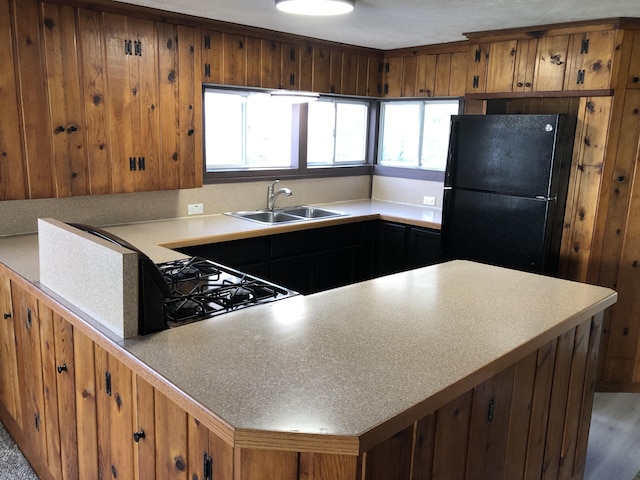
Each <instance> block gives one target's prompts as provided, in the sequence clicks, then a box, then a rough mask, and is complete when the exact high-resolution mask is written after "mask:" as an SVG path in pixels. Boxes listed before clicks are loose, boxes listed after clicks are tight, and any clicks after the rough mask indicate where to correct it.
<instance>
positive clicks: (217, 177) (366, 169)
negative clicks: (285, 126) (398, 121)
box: [204, 165, 373, 184]
mask: <svg viewBox="0 0 640 480" xmlns="http://www.w3.org/2000/svg"><path fill="white" fill-rule="evenodd" d="M372 170H373V167H372V165H356V166H344V167H314V168H306V169H279V170H278V169H274V170H244V171H239V170H234V171H220V172H205V173H204V183H205V184H214V183H231V182H251V181H256V180H268V179H273V178H279V179H283V178H290V179H300V178H324V177H349V176H359V175H371V173H372Z"/></svg>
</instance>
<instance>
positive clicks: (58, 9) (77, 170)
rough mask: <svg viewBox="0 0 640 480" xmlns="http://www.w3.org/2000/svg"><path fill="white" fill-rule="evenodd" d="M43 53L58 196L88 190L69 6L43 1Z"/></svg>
mask: <svg viewBox="0 0 640 480" xmlns="http://www.w3.org/2000/svg"><path fill="white" fill-rule="evenodd" d="M41 8H42V17H43V24H44V28H42V40H43V53H44V60H45V66H46V70H47V82H46V85H47V90H48V97H49V104H50V107H49V110H50V112H51V125H52V127H53V129H52V136H53V137H52V138H53V142H52V147H53V151H52V153H53V163H54V165H55V170H56V184H57V196H58V197H68V196H71V195H87V194H89V192H90V186H89V167H88V159H87V148H86V134H85V121H84V111H83V104H82V98H81V92H82V89H81V88H80V69H79V65H78V52H77V48H76V45H77V44H78V38H77V36H76V19H75V11H74V8H72V7H67V6H61V5H53V4H49V3H42V4H41Z"/></svg>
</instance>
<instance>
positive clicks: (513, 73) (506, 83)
mask: <svg viewBox="0 0 640 480" xmlns="http://www.w3.org/2000/svg"><path fill="white" fill-rule="evenodd" d="M537 42H538V41H537V40H536V39H532V40H506V41H503V42H494V43H491V45H490V46H489V57H488V63H487V79H486V88H485V90H486V92H488V93H494V92H531V91H532V90H533V83H534V82H533V72H534V66H535V59H536V49H537ZM479 85H480V83H479ZM479 88H480V87H479V86H478V89H479Z"/></svg>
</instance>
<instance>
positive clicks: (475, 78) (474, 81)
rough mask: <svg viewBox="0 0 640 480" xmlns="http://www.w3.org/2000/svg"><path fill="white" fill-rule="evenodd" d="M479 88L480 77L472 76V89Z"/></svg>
mask: <svg viewBox="0 0 640 480" xmlns="http://www.w3.org/2000/svg"><path fill="white" fill-rule="evenodd" d="M479 86H480V76H479V75H474V76H473V88H478V87H479Z"/></svg>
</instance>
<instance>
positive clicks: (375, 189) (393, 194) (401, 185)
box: [371, 175, 444, 208]
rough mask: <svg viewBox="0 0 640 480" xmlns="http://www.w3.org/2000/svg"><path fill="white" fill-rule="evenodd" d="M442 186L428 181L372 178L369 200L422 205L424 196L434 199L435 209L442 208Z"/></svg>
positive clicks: (377, 176)
mask: <svg viewBox="0 0 640 480" xmlns="http://www.w3.org/2000/svg"><path fill="white" fill-rule="evenodd" d="M443 192H444V184H443V183H442V182H431V181H428V180H414V179H410V178H396V177H382V176H379V175H374V176H373V186H372V193H371V198H372V199H373V200H384V201H387V202H398V203H408V204H411V205H423V199H424V197H425V196H429V197H435V199H436V204H435V205H434V206H435V207H436V208H442V196H443Z"/></svg>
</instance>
